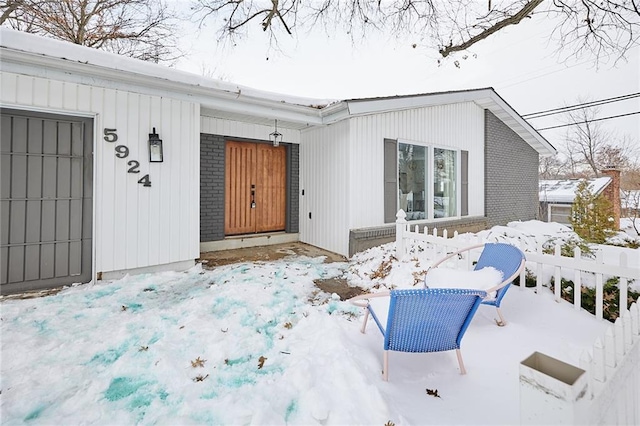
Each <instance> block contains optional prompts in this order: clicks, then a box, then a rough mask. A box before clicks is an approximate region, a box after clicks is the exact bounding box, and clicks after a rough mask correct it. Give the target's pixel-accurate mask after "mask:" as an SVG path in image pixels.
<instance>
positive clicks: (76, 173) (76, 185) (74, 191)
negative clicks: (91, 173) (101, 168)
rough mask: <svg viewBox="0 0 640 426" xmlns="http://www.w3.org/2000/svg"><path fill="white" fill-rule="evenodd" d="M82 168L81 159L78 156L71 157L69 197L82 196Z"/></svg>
mask: <svg viewBox="0 0 640 426" xmlns="http://www.w3.org/2000/svg"><path fill="white" fill-rule="evenodd" d="M82 177H83V170H82V160H81V159H78V158H72V159H71V182H70V185H71V189H70V193H71V197H73V198H80V197H82V185H83V183H84V179H83V178H82Z"/></svg>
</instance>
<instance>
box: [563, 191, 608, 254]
mask: <svg viewBox="0 0 640 426" xmlns="http://www.w3.org/2000/svg"><path fill="white" fill-rule="evenodd" d="M612 211H613V206H612V205H611V202H610V201H609V200H607V199H606V198H605V197H602V196H595V195H594V194H593V193H592V192H591V190H590V189H589V182H588V181H587V180H583V181H582V182H580V183H579V184H578V188H577V189H576V197H575V198H574V201H573V205H572V206H571V226H573V230H574V232H575V233H576V234H578V235H579V236H580V237H582V238H584V239H585V240H586V241H588V242H591V243H597V244H602V243H604V242H605V241H606V240H607V238H608V237H610V236H612V235H613V234H615V231H616V230H615V229H614V221H613V218H612V217H611V215H612Z"/></svg>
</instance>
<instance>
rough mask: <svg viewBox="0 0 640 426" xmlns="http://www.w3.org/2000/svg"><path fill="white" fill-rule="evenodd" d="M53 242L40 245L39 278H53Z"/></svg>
mask: <svg viewBox="0 0 640 426" xmlns="http://www.w3.org/2000/svg"><path fill="white" fill-rule="evenodd" d="M54 259H55V244H42V245H41V246H40V279H47V278H53V276H54V273H53V272H54V269H53V268H54V263H53V261H54Z"/></svg>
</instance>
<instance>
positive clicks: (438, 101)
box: [0, 28, 556, 156]
mask: <svg viewBox="0 0 640 426" xmlns="http://www.w3.org/2000/svg"><path fill="white" fill-rule="evenodd" d="M0 48H1V51H2V55H1V57H2V60H1V61H0V69H2V70H3V71H9V72H15V73H18V74H27V75H35V74H37V76H40V77H44V78H58V79H61V80H63V81H71V82H75V83H80V84H93V85H95V84H104V85H106V87H109V86H112V85H113V82H117V83H118V84H120V85H123V86H125V87H127V86H132V85H133V86H135V87H145V88H147V89H152V90H155V91H156V92H157V93H159V94H161V95H165V96H166V94H167V91H170V92H171V95H172V96H176V97H177V98H179V99H180V98H182V99H185V100H189V101H191V102H198V103H200V106H201V108H202V111H203V113H205V114H206V113H207V112H208V111H210V112H212V113H214V114H215V115H216V116H218V117H221V118H234V119H242V120H244V121H247V122H252V123H257V124H271V123H272V121H271V120H273V119H278V120H279V122H278V124H279V125H281V126H282V127H284V128H291V129H303V128H307V127H312V126H322V125H327V124H332V123H335V122H338V121H340V120H343V119H346V118H349V117H352V116H358V115H365V114H375V113H382V112H387V111H397V110H403V109H411V108H420V107H427V106H434V105H445V104H452V103H459V102H474V103H476V104H477V105H478V106H480V107H482V108H485V109H488V110H490V111H491V112H492V113H493V114H494V115H495V116H497V117H498V118H499V119H500V120H502V121H503V122H504V123H505V124H506V125H507V126H509V128H511V129H512V130H513V131H514V132H515V133H517V134H518V135H519V136H520V137H521V138H523V139H524V140H525V141H526V142H527V143H528V144H529V145H531V147H533V148H534V149H535V150H536V151H538V153H539V154H540V155H542V156H550V155H554V154H555V153H556V150H555V148H554V147H553V146H552V145H551V144H550V143H549V142H548V141H547V140H546V139H545V138H544V137H542V136H541V135H540V134H539V133H538V132H537V131H536V130H535V129H534V128H533V127H531V125H530V124H529V123H528V122H527V121H526V120H524V119H523V118H522V117H521V116H520V115H519V114H518V113H517V112H516V111H515V110H514V109H513V108H511V106H510V105H509V104H507V103H506V102H505V101H504V100H503V99H502V98H501V97H500V96H499V95H498V94H497V93H496V92H495V90H494V89H493V88H483V89H473V90H461V91H450V92H440V93H424V94H416V95H406V96H392V97H386V98H365V99H350V100H343V101H337V100H331V99H311V98H303V97H297V96H291V95H283V94H277V93H272V92H267V91H262V90H257V89H253V88H250V87H245V86H240V85H237V84H233V83H228V82H224V81H221V80H217V79H213V78H208V77H204V76H200V75H196V74H192V73H188V72H184V71H180V70H176V69H172V68H168V67H165V66H162V65H158V64H154V63H150V62H145V61H140V60H137V59H133V58H129V57H125V56H121V55H116V54H114V53H110V52H105V51H101V50H97V49H93V48H89V47H85V46H78V45H75V44H72V43H68V42H64V41H59V40H54V39H51V38H46V37H41V36H38V35H34V34H28V33H24V32H21V31H15V30H12V29H8V28H0ZM38 73H39V74H38Z"/></svg>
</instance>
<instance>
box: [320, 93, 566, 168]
mask: <svg viewBox="0 0 640 426" xmlns="http://www.w3.org/2000/svg"><path fill="white" fill-rule="evenodd" d="M463 102H474V103H475V104H477V105H478V106H480V107H481V108H484V109H487V110H489V111H491V112H492V113H493V114H494V115H495V116H496V117H498V118H499V119H500V120H501V121H502V122H503V123H505V124H506V125H507V126H508V127H509V128H510V129H511V130H513V131H514V132H515V133H516V134H517V135H518V136H520V137H521V138H522V139H523V140H525V141H526V142H527V143H528V144H529V145H530V146H531V147H532V148H533V149H535V150H536V151H537V152H538V153H539V154H540V155H541V156H542V157H548V156H553V155H555V154H556V149H555V148H554V147H553V145H551V144H550V143H549V142H548V141H547V140H546V139H545V138H544V137H543V136H542V135H541V134H540V133H538V132H537V131H536V130H535V129H534V128H533V127H532V126H531V125H530V124H529V123H528V122H527V121H526V120H525V119H523V118H522V117H521V116H520V115H519V114H518V113H517V112H516V111H515V110H514V109H513V108H512V107H511V106H510V105H509V104H508V103H507V102H505V100H504V99H502V98H501V97H500V96H499V95H498V94H497V93H496V91H495V90H494V89H493V88H483V89H473V90H461V91H452V92H441V93H427V94H419V95H408V96H393V97H386V98H369V99H351V100H346V101H343V102H341V104H343V105H342V109H341V108H339V107H338V106H337V105H332V106H330V107H331V108H332V110H333V111H335V112H334V113H333V114H327V115H326V116H325V123H328V122H329V123H330V122H333V121H338V120H341V119H342V116H344V115H345V114H346V115H348V116H359V115H368V114H376V113H385V112H391V111H398V110H404V109H412V108H424V107H430V106H436V105H447V104H455V103H463ZM326 109H329V107H326V108H325V110H326ZM343 109H346V110H347V112H344V111H343Z"/></svg>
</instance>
